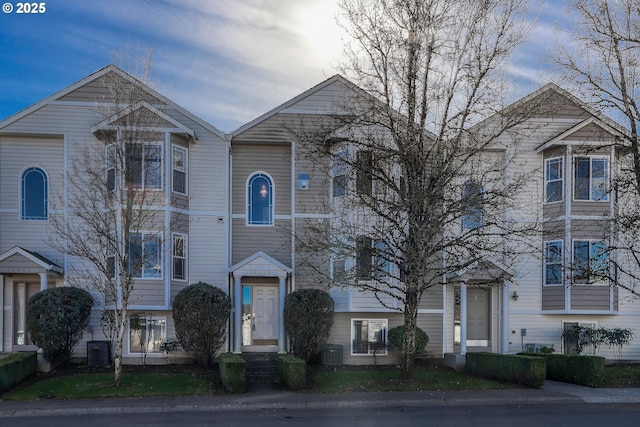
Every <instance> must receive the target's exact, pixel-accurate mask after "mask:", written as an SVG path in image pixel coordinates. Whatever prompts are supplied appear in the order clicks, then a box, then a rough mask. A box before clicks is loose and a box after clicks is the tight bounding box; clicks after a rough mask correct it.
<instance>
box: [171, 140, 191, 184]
mask: <svg viewBox="0 0 640 427" xmlns="http://www.w3.org/2000/svg"><path fill="white" fill-rule="evenodd" d="M172 164H173V174H172V181H171V185H172V187H171V190H172V191H173V192H175V193H180V194H187V149H186V148H183V147H179V146H177V145H174V146H173V159H172Z"/></svg>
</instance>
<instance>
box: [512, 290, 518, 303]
mask: <svg viewBox="0 0 640 427" xmlns="http://www.w3.org/2000/svg"><path fill="white" fill-rule="evenodd" d="M518 298H519V295H518V293H517V292H516V291H513V293H512V294H511V299H513V300H514V301H518Z"/></svg>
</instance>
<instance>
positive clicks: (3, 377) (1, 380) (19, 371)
mask: <svg viewBox="0 0 640 427" xmlns="http://www.w3.org/2000/svg"><path fill="white" fill-rule="evenodd" d="M37 365H38V356H37V354H36V352H35V351H28V352H22V353H13V354H10V355H9V356H7V357H3V358H2V359H0V393H2V392H4V391H6V390H9V389H10V388H11V387H13V386H15V385H18V384H19V383H20V382H21V381H22V380H24V379H26V378H29V377H30V376H31V375H33V374H35V372H36V366H37Z"/></svg>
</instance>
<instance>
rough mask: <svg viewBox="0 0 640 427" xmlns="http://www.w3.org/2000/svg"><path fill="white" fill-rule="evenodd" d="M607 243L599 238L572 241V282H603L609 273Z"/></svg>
mask: <svg viewBox="0 0 640 427" xmlns="http://www.w3.org/2000/svg"><path fill="white" fill-rule="evenodd" d="M608 261H609V257H608V253H607V245H606V244H605V242H603V241H599V240H574V241H573V282H574V283H578V284H597V283H604V282H605V280H606V279H607V277H608V275H609V274H608V273H609V262H608Z"/></svg>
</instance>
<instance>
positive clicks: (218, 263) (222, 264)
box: [171, 214, 229, 298]
mask: <svg viewBox="0 0 640 427" xmlns="http://www.w3.org/2000/svg"><path fill="white" fill-rule="evenodd" d="M189 219H190V223H189V241H188V245H189V247H188V255H189V257H188V260H187V269H188V270H187V271H188V278H189V282H188V283H187V284H190V283H197V282H199V281H203V282H206V283H209V284H211V285H214V286H217V287H219V288H220V289H222V290H223V291H225V292H228V280H229V279H228V274H227V265H226V260H227V242H226V227H227V222H226V219H225V218H224V217H223V221H222V222H219V221H218V217H217V216H214V215H195V214H192V215H190V217H189ZM184 285H185V283H184V282H182V283H181V284H178V283H176V284H175V286H172V289H171V297H172V298H173V297H175V294H177V293H178V292H179V291H180V289H182V287H183V286H184Z"/></svg>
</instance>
